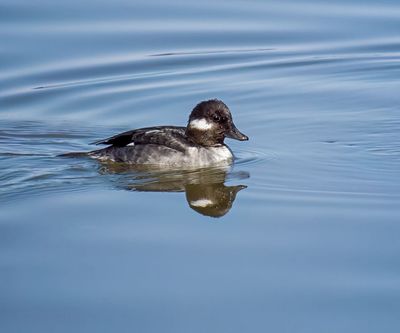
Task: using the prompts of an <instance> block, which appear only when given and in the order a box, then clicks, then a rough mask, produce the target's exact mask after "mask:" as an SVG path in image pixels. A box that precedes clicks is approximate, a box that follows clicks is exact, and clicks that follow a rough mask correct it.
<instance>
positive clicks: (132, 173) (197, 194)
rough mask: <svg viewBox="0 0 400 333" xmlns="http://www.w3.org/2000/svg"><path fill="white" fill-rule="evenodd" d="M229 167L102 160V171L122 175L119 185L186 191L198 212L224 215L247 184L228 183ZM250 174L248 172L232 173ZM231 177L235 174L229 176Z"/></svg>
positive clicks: (218, 215)
mask: <svg viewBox="0 0 400 333" xmlns="http://www.w3.org/2000/svg"><path fill="white" fill-rule="evenodd" d="M229 170H230V169H229V167H218V168H216V167H213V168H203V169H193V170H176V169H175V170H169V171H161V170H159V169H158V170H157V169H154V168H152V169H147V170H145V169H143V167H141V168H140V170H138V169H134V168H132V166H129V167H127V166H125V165H120V164H115V163H112V164H110V163H106V164H103V166H102V168H101V172H102V173H107V174H113V175H119V176H120V177H118V178H117V179H115V180H116V181H117V183H118V187H122V188H125V189H127V190H133V191H143V192H186V200H187V202H188V204H189V206H190V207H191V208H192V209H193V210H195V211H196V212H198V213H200V214H203V215H207V216H212V217H221V216H223V215H225V214H226V213H228V212H229V210H230V209H231V208H232V204H233V202H234V200H235V198H236V194H237V193H238V192H239V191H240V190H242V189H244V188H246V186H244V185H236V186H225V180H226V177H227V175H228V171H229ZM229 175H230V176H232V175H236V177H240V178H248V177H249V175H248V174H247V173H243V172H239V173H236V174H232V173H229ZM230 178H232V177H230Z"/></svg>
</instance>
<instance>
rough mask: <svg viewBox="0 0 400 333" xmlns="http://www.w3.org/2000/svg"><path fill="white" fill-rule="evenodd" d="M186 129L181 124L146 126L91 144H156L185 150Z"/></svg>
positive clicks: (118, 145) (119, 145) (122, 145)
mask: <svg viewBox="0 0 400 333" xmlns="http://www.w3.org/2000/svg"><path fill="white" fill-rule="evenodd" d="M185 130H186V128H185V127H180V126H156V127H146V128H140V129H136V130H132V131H127V132H123V133H120V134H117V135H114V136H112V137H109V138H107V139H103V140H99V141H95V142H92V143H91V144H94V145H112V146H114V147H125V146H127V145H129V144H156V145H161V146H166V147H169V148H172V149H175V150H179V151H184V149H185V146H184V145H185V143H186V142H187V139H186V137H185Z"/></svg>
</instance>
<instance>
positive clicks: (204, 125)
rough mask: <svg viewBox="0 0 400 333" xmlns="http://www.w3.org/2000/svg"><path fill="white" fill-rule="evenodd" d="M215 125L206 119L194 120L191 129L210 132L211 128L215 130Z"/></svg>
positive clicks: (190, 125)
mask: <svg viewBox="0 0 400 333" xmlns="http://www.w3.org/2000/svg"><path fill="white" fill-rule="evenodd" d="M213 126H214V125H213V124H212V123H210V122H209V121H207V120H206V119H204V118H201V119H193V120H192V121H191V122H190V123H189V127H191V128H195V129H198V130H201V131H206V130H209V129H211V128H213Z"/></svg>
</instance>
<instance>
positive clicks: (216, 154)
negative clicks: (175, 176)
mask: <svg viewBox="0 0 400 333" xmlns="http://www.w3.org/2000/svg"><path fill="white" fill-rule="evenodd" d="M225 137H227V138H232V139H236V140H240V141H245V140H248V139H249V138H248V137H247V136H246V135H244V134H243V133H241V132H240V131H239V130H238V129H237V128H236V126H235V125H234V123H233V121H232V116H231V113H230V111H229V108H228V107H227V106H226V105H225V103H223V102H222V101H220V100H217V99H212V100H208V101H203V102H201V103H199V104H197V105H196V107H195V108H194V109H193V111H192V113H191V114H190V117H189V122H188V125H187V126H186V127H178V126H157V127H147V128H140V129H136V130H132V131H127V132H124V133H120V134H117V135H115V136H112V137H110V138H108V139H105V140H100V141H97V142H93V144H96V145H100V144H104V145H109V147H107V148H103V149H99V150H94V151H91V152H88V153H87V155H88V156H90V157H92V158H96V159H99V160H102V161H112V162H123V163H129V164H134V165H163V166H173V167H176V166H178V167H179V166H180V167H205V166H212V165H221V164H228V163H230V162H231V161H232V159H233V154H232V151H231V150H230V149H229V148H228V146H227V145H225V144H224V139H225ZM67 155H68V154H67ZM71 155H72V154H71Z"/></svg>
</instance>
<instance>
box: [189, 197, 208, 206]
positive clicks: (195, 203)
mask: <svg viewBox="0 0 400 333" xmlns="http://www.w3.org/2000/svg"><path fill="white" fill-rule="evenodd" d="M190 204H191V205H192V206H194V207H208V206H212V205H214V203H213V202H212V201H211V200H209V199H199V200H194V201H191V202H190Z"/></svg>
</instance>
